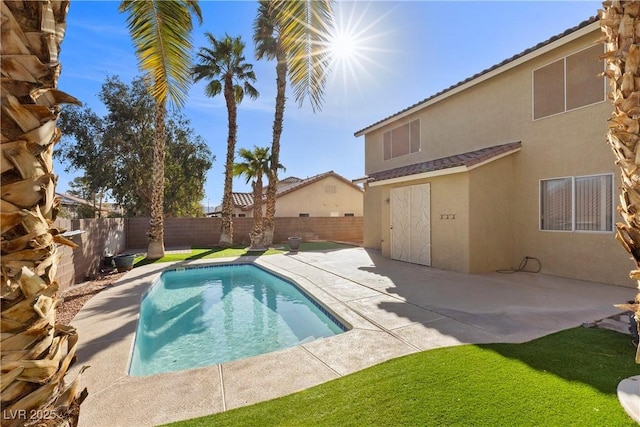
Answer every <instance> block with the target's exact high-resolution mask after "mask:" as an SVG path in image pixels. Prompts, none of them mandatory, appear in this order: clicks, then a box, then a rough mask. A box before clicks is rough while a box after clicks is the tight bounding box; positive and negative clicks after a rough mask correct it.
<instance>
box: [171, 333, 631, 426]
mask: <svg viewBox="0 0 640 427" xmlns="http://www.w3.org/2000/svg"><path fill="white" fill-rule="evenodd" d="M634 354H635V348H634V347H633V346H632V345H631V339H630V337H629V336H627V335H623V334H620V333H617V332H613V331H608V330H602V329H585V328H575V329H570V330H566V331H562V332H559V333H557V334H553V335H549V336H547V337H543V338H540V339H538V340H534V341H531V342H528V343H524V344H490V345H477V346H473V345H466V346H459V347H450V348H442V349H436V350H431V351H425V352H421V353H416V354H412V355H408V356H405V357H401V358H398V359H394V360H390V361H388V362H385V363H382V364H380V365H376V366H373V367H371V368H368V369H365V370H363V371H360V372H356V373H354V374H351V375H348V376H345V377H342V378H339V379H337V380H334V381H331V382H328V383H325V384H321V385H319V386H316V387H313V388H311V389H308V390H304V391H302V392H299V393H295V394H292V395H289V396H285V397H282V398H278V399H274V400H271V401H268V402H263V403H259V404H255V405H252V406H247V407H243V408H238V409H235V410H231V411H228V412H224V413H221V414H217V415H211V416H208V417H203V418H198V419H193V420H187V421H182V422H178V423H173V424H170V425H171V426H180V427H183V426H190V427H191V426H234V427H235V426H272V425H277V426H340V427H342V426H399V425H402V426H462V425H464V426H521V425H527V426H636V425H637V424H635V423H634V422H633V421H632V420H631V418H629V417H628V416H627V415H626V413H625V412H624V410H623V409H622V407H621V406H620V404H619V402H618V399H617V396H616V387H617V384H618V382H619V381H620V380H622V379H623V378H626V377H629V376H631V375H637V374H639V373H640V367H639V366H638V365H636V364H635V363H634V360H633V359H634ZM286 380H287V378H286V374H284V375H283V378H282V381H286Z"/></svg>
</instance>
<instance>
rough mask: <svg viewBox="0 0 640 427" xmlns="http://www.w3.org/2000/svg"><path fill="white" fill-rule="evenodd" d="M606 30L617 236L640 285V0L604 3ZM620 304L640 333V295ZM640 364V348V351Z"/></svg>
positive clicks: (638, 354)
mask: <svg viewBox="0 0 640 427" xmlns="http://www.w3.org/2000/svg"><path fill="white" fill-rule="evenodd" d="M603 7H604V10H602V11H600V28H601V30H602V32H603V33H604V38H603V39H604V42H605V54H604V58H605V61H606V64H607V65H606V71H605V73H604V74H605V75H606V76H607V77H608V78H609V82H610V85H611V102H612V103H613V106H614V111H613V114H612V116H611V119H610V123H609V133H608V135H607V139H608V141H609V145H610V146H611V148H612V149H613V152H614V154H615V157H616V164H617V165H618V166H620V170H621V173H622V187H621V192H622V194H621V195H620V202H621V203H620V205H619V206H618V212H620V215H622V218H623V219H624V221H625V223H624V224H623V223H618V224H616V229H617V233H616V239H617V240H618V241H619V242H620V243H621V244H622V246H623V247H624V248H625V249H626V250H627V252H629V253H630V254H631V256H632V258H633V260H634V262H635V264H636V268H635V270H632V271H631V273H630V277H631V278H632V279H634V280H636V282H637V283H638V288H639V289H640V216H639V215H638V212H640V160H639V157H638V154H639V151H640V118H639V116H640V107H639V105H640V67H639V65H640V43H638V41H637V39H636V36H635V35H634V33H635V31H636V30H635V25H636V24H635V22H636V21H637V19H638V18H637V17H638V16H639V15H640V2H631V1H629V2H627V1H621V2H611V1H605V2H603ZM619 307H621V308H624V309H627V310H631V311H633V312H634V313H635V318H636V323H637V325H638V332H639V333H640V293H639V294H638V295H637V296H636V299H635V302H634V303H631V304H621V305H619ZM636 363H640V346H638V351H637V352H636Z"/></svg>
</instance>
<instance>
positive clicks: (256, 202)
mask: <svg viewBox="0 0 640 427" xmlns="http://www.w3.org/2000/svg"><path fill="white" fill-rule="evenodd" d="M238 156H240V158H241V159H242V162H240V163H234V164H233V176H244V177H245V178H246V182H247V184H248V183H249V181H252V180H253V181H252V182H251V188H252V189H253V231H252V232H251V233H249V237H250V239H251V247H252V248H262V247H263V240H264V230H263V228H262V177H263V176H264V175H265V174H266V173H267V172H268V170H269V160H270V155H269V148H268V147H264V148H261V147H254V149H253V151H251V150H247V149H246V148H241V149H240V150H238Z"/></svg>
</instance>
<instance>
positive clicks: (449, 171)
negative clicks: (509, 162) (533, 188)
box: [369, 147, 522, 187]
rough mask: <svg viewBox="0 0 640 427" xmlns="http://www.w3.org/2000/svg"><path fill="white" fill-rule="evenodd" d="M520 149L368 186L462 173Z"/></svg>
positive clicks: (375, 182) (371, 183) (370, 183)
mask: <svg viewBox="0 0 640 427" xmlns="http://www.w3.org/2000/svg"><path fill="white" fill-rule="evenodd" d="M520 150H522V147H518V148H514V149H513V150H509V151H505V152H504V153H500V154H498V155H496V156H493V157H491V158H490V159H487V160H484V161H482V162H478V163H475V164H473V165H470V166H455V167H452V168H447V169H439V170H435V171H429V172H422V173H417V174H413V175H405V176H399V177H396V178H389V179H383V180H380V181H373V182H369V186H370V187H377V186H381V185H390V184H398V183H403V182H407V181H416V180H419V179H428V178H434V177H437V176H445V175H453V174H457V173H464V172H469V171H472V170H473V169H476V168H479V167H481V166H484V165H486V164H487V163H491V162H494V161H496V160H498V159H501V158H503V157H505V156H509V155H511V154H514V153H517V152H518V151H520Z"/></svg>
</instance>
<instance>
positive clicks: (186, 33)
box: [120, 0, 202, 106]
mask: <svg viewBox="0 0 640 427" xmlns="http://www.w3.org/2000/svg"><path fill="white" fill-rule="evenodd" d="M120 11H121V12H125V13H127V26H128V28H129V32H130V34H131V38H132V39H133V43H134V45H135V48H136V55H137V56H138V62H139V66H140V68H141V69H142V70H143V71H144V72H145V73H146V75H147V77H148V78H149V80H150V87H151V94H152V96H153V97H154V98H155V99H156V101H157V102H159V103H161V104H165V103H166V102H167V99H169V100H170V101H171V102H173V103H175V104H176V105H178V106H182V105H184V103H185V101H186V97H187V92H188V89H189V84H190V83H191V69H190V68H191V50H192V47H193V46H192V42H191V30H192V29H193V23H192V20H191V16H192V14H194V15H195V16H196V17H197V18H198V19H199V22H202V12H201V10H200V6H199V5H198V2H197V1H195V0H171V1H166V0H147V1H135V0H127V1H123V2H122V3H121V4H120Z"/></svg>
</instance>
